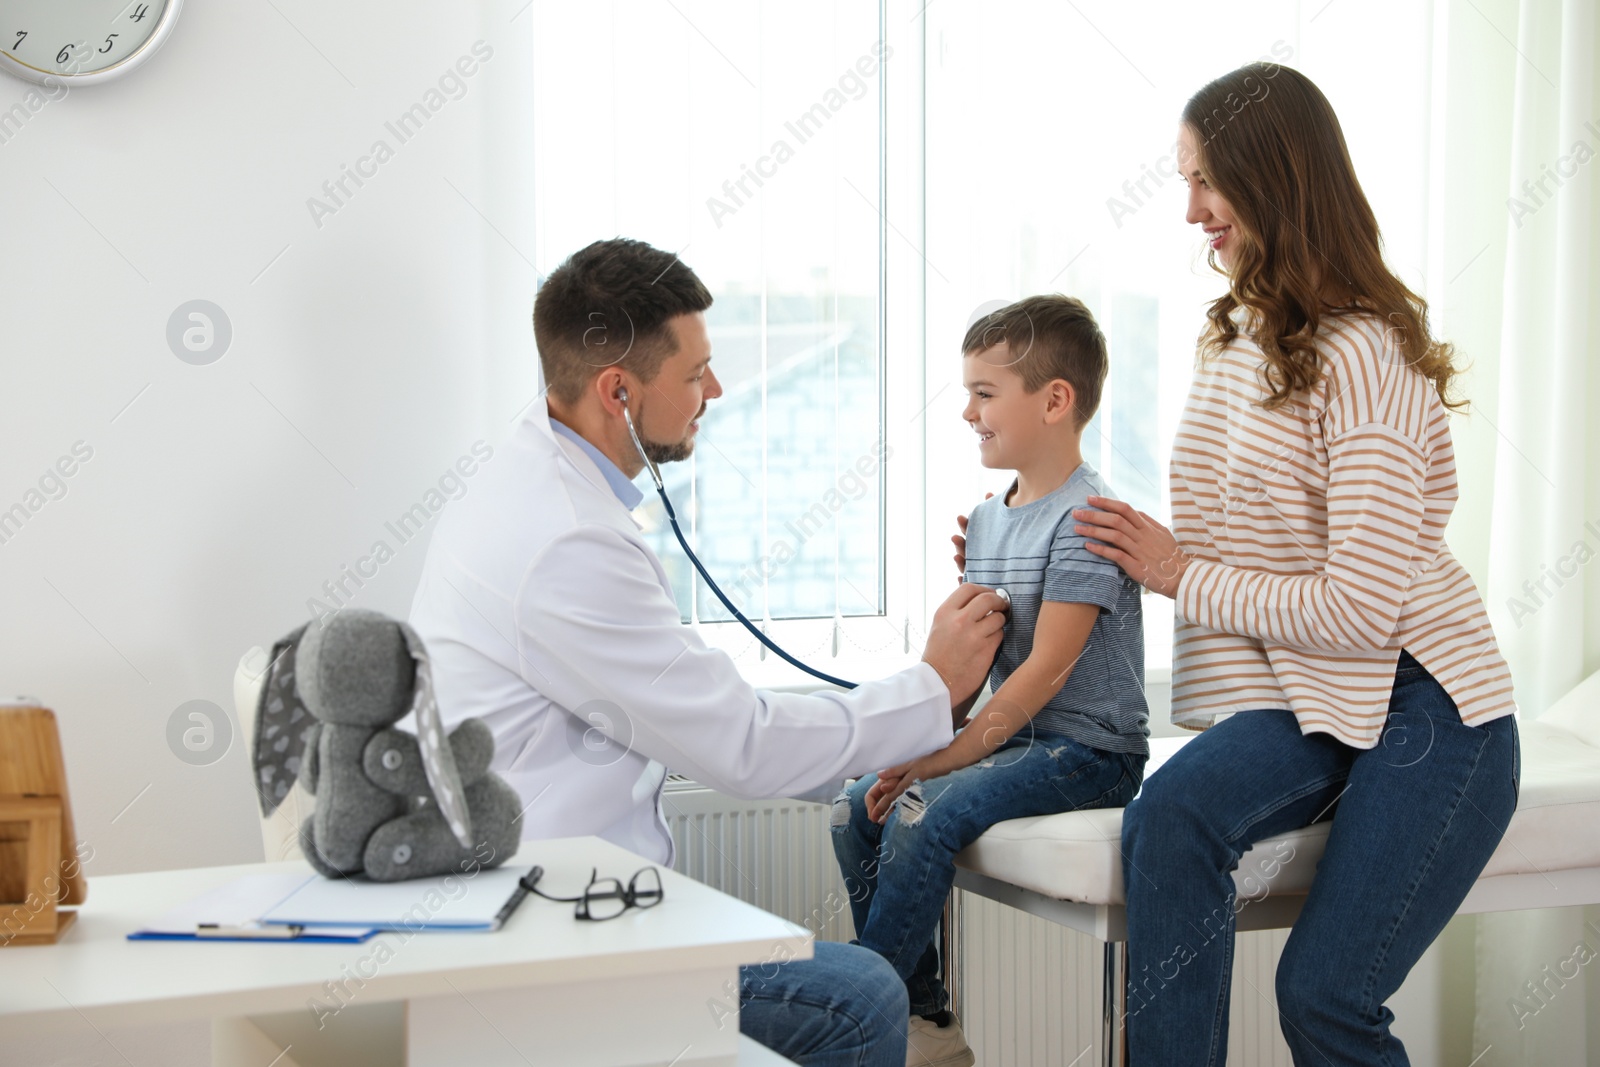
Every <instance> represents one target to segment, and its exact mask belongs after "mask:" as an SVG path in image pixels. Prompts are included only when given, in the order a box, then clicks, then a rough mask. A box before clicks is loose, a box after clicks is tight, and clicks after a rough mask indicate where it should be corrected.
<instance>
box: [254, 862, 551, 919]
mask: <svg viewBox="0 0 1600 1067" xmlns="http://www.w3.org/2000/svg"><path fill="white" fill-rule="evenodd" d="M530 869H531V868H526V867H495V868H492V869H488V870H485V869H482V868H480V869H479V870H478V871H477V873H475V874H472V875H466V874H447V875H443V876H441V877H438V878H414V879H411V880H410V881H405V882H368V881H359V880H356V879H334V878H323V877H321V876H320V875H318V876H313V877H311V878H309V879H306V880H305V884H303V885H301V886H300V887H298V888H297V889H295V890H293V891H292V892H290V893H289V894H288V895H287V896H286V897H284V898H283V899H282V900H281V901H279V902H278V903H277V904H275V905H273V906H272V907H271V908H268V909H267V910H266V911H263V912H262V913H261V916H260V918H261V922H262V923H263V924H267V925H290V926H300V927H303V928H304V929H305V930H306V932H308V933H310V932H312V931H315V930H319V929H324V928H327V927H350V926H371V927H374V928H376V929H379V930H396V931H402V932H405V933H415V932H417V931H419V930H441V931H447V932H456V933H461V932H469V931H482V932H491V931H494V930H498V929H499V928H500V926H501V924H502V923H503V922H504V921H505V919H506V918H508V917H509V915H510V912H511V910H514V909H515V907H516V905H517V904H519V903H521V900H522V898H523V897H525V896H526V895H527V893H526V891H525V890H524V889H523V888H522V886H521V885H520V884H519V883H520V880H521V879H522V877H523V876H524V875H526V874H527V873H528V872H529V870H530Z"/></svg>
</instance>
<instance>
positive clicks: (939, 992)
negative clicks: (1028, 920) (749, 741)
mask: <svg viewBox="0 0 1600 1067" xmlns="http://www.w3.org/2000/svg"><path fill="white" fill-rule="evenodd" d="M1144 764H1145V757H1144V756H1143V755H1132V754H1124V753H1116V752H1102V751H1100V750H1098V749H1094V748H1090V747H1089V746H1087V745H1083V744H1079V743H1078V742H1076V741H1072V740H1069V739H1068V738H1065V737H1059V736H1054V735H1049V734H1034V733H1033V732H1032V730H1031V728H1030V727H1024V728H1023V730H1022V731H1021V732H1020V733H1018V734H1017V735H1016V736H1014V737H1012V738H1011V739H1010V740H1008V741H1007V742H1006V743H1005V744H1004V745H1002V746H1001V747H1000V748H998V749H996V750H995V752H994V754H993V755H991V756H989V757H987V758H985V759H983V760H980V761H979V762H977V763H975V764H973V765H972V766H970V767H963V768H962V769H961V770H959V771H955V772H953V773H951V774H947V775H943V776H941V777H939V778H933V779H929V780H927V781H923V782H919V783H917V784H916V785H913V786H912V787H911V788H910V789H908V790H906V792H905V793H903V794H902V795H901V796H900V799H899V800H897V801H895V804H894V807H892V808H891V809H890V810H889V817H888V818H887V819H885V820H884V822H883V824H882V825H881V826H880V825H879V824H877V823H875V822H873V821H872V820H871V819H869V818H867V808H866V801H865V798H866V795H867V790H869V789H871V788H872V786H873V784H874V783H875V782H876V781H877V775H874V774H869V775H866V776H865V777H862V778H860V779H858V780H857V781H856V783H855V784H854V785H852V786H850V787H849V788H848V789H847V790H845V792H844V793H842V794H841V795H840V796H839V798H838V799H837V800H835V801H834V809H833V819H832V823H833V851H834V854H835V855H836V856H837V857H838V859H839V869H840V872H841V873H842V874H843V875H844V885H845V891H846V893H847V894H848V895H849V898H850V914H851V916H852V918H854V920H855V925H856V943H857V944H860V945H864V946H866V947H867V948H870V949H872V950H873V951H874V952H877V953H878V954H880V955H881V956H883V957H884V958H885V959H887V960H888V961H889V963H890V964H891V965H892V966H893V967H894V970H895V973H896V974H898V975H899V976H900V978H901V980H902V981H904V982H905V985H906V990H907V992H908V994H909V996H910V1006H911V1014H912V1015H934V1014H936V1013H938V1012H940V1011H942V1010H943V1009H944V1007H945V1005H946V1004H947V1002H948V999H949V998H948V995H947V993H946V990H945V987H944V981H943V979H942V978H941V977H940V974H939V951H938V948H937V946H936V945H935V944H934V933H935V931H936V930H937V928H938V924H939V917H940V915H941V914H942V913H943V911H944V903H945V899H946V898H947V897H948V896H949V895H950V886H951V884H952V883H953V882H954V881H955V873H956V868H955V856H956V853H958V852H960V851H961V850H962V849H964V848H966V847H967V846H968V845H970V844H971V843H972V842H974V841H976V840H977V839H978V838H979V837H981V836H982V835H983V832H984V831H985V830H987V829H988V828H989V827H991V826H993V825H994V824H995V823H997V822H1002V821H1004V820H1006V819H1021V818H1025V817H1027V816H1030V815H1054V814H1058V813H1060V812H1064V811H1077V810H1080V809H1084V808H1107V807H1120V806H1121V805H1123V804H1126V803H1127V802H1128V801H1129V799H1131V798H1132V796H1133V794H1134V793H1136V792H1137V791H1138V789H1139V782H1140V779H1141V778H1142V777H1143V775H1144Z"/></svg>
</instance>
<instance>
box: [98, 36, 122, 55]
mask: <svg viewBox="0 0 1600 1067" xmlns="http://www.w3.org/2000/svg"><path fill="white" fill-rule="evenodd" d="M120 36H121V34H116V33H111V34H107V35H106V46H105V47H104V48H97V49H95V51H97V52H109V51H111V41H112V38H114V37H120Z"/></svg>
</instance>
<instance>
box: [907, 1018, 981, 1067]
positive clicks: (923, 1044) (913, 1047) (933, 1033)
mask: <svg viewBox="0 0 1600 1067" xmlns="http://www.w3.org/2000/svg"><path fill="white" fill-rule="evenodd" d="M974 1060H975V1058H974V1057H973V1055H972V1049H971V1048H969V1047H968V1046H967V1039H966V1037H965V1036H964V1035H963V1034H962V1033H961V1020H960V1019H958V1018H956V1015H955V1012H951V1013H950V1023H949V1025H948V1026H940V1025H939V1024H938V1023H936V1022H934V1021H933V1020H932V1019H924V1018H923V1017H922V1016H920V1015H913V1016H912V1017H911V1026H910V1028H909V1029H907V1031H906V1067H972V1065H973V1063H974Z"/></svg>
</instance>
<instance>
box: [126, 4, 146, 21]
mask: <svg viewBox="0 0 1600 1067" xmlns="http://www.w3.org/2000/svg"><path fill="white" fill-rule="evenodd" d="M149 10H150V5H149V4H135V5H134V10H133V14H131V15H129V16H128V18H129V19H131V20H132V21H134V22H143V21H144V16H145V12H147V11H149Z"/></svg>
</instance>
